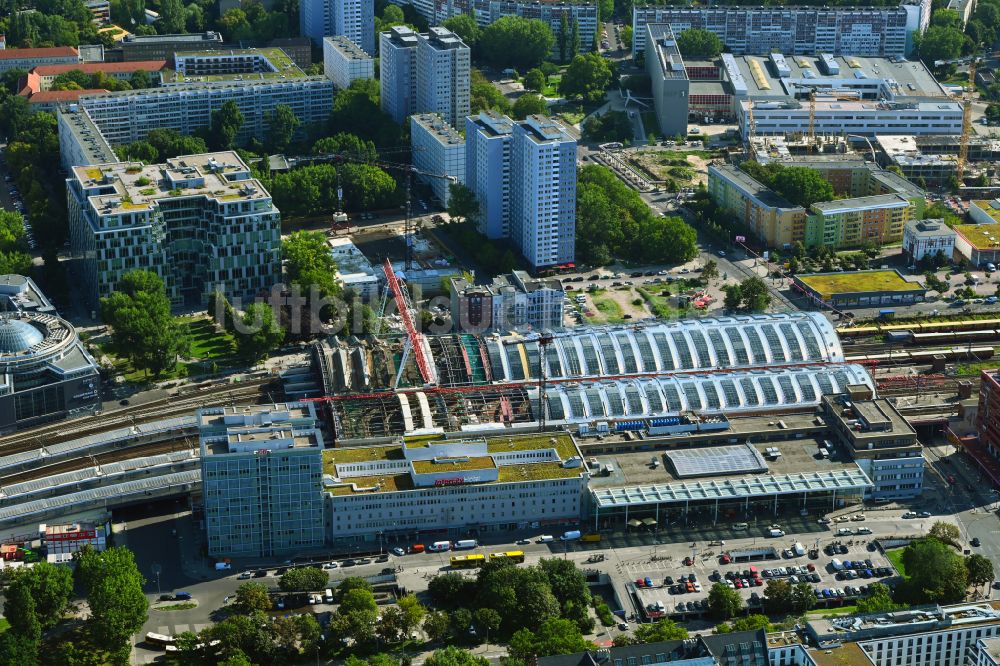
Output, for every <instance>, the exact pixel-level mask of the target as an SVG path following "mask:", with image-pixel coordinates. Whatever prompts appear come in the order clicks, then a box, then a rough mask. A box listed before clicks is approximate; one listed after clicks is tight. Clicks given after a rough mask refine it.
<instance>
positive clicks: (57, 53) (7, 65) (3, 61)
mask: <svg viewBox="0 0 1000 666" xmlns="http://www.w3.org/2000/svg"><path fill="white" fill-rule="evenodd" d="M81 62H83V59H82V58H81V57H80V52H79V51H77V50H76V49H75V48H73V47H72V46H52V47H49V48H41V49H8V48H3V49H0V74H2V73H3V72H6V71H8V70H11V69H23V70H25V71H26V72H30V71H31V70H33V69H34V68H35V67H39V66H41V65H72V64H79V63H81Z"/></svg>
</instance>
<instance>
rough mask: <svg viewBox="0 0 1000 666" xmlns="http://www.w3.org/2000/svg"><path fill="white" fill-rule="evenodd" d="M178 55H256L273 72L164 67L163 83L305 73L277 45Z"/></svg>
mask: <svg viewBox="0 0 1000 666" xmlns="http://www.w3.org/2000/svg"><path fill="white" fill-rule="evenodd" d="M177 55H180V56H189V57H196V58H211V57H213V56H226V55H258V56H260V57H262V58H264V59H266V60H267V61H268V62H270V63H271V66H272V67H274V69H275V70H276V71H273V72H238V71H234V72H232V73H216V74H181V73H180V72H178V71H176V70H173V69H170V68H164V69H163V70H161V71H160V75H161V77H162V80H163V83H212V82H218V81H266V80H273V79H297V78H301V77H304V76H305V75H306V73H305V72H303V71H302V70H301V69H300V68H299V66H298V65H296V64H295V61H293V60H292V59H291V58H289V57H288V55H287V54H286V53H285V52H284V51H282V50H281V49H280V48H277V47H268V48H261V49H226V50H218V51H191V52H186V53H178V54H177Z"/></svg>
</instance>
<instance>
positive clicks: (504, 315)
mask: <svg viewBox="0 0 1000 666" xmlns="http://www.w3.org/2000/svg"><path fill="white" fill-rule="evenodd" d="M450 286H451V321H452V324H453V326H454V327H455V331H456V332H458V333H486V332H508V331H550V330H559V329H561V328H562V327H563V301H564V300H565V298H566V292H565V290H564V289H563V287H562V283H561V282H559V280H556V279H535V278H531V277H530V276H529V275H528V274H527V273H525V272H524V271H514V272H513V273H510V274H509V275H499V276H497V277H495V278H493V282H492V283H490V284H486V285H477V284H470V283H469V282H468V280H466V279H465V278H461V277H456V278H452V279H451V281H450Z"/></svg>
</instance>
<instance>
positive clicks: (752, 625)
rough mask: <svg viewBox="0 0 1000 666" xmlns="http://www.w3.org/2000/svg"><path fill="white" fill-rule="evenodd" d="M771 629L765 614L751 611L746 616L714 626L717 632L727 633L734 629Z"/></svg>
mask: <svg viewBox="0 0 1000 666" xmlns="http://www.w3.org/2000/svg"><path fill="white" fill-rule="evenodd" d="M758 629H764V630H766V631H770V630H771V621H770V620H769V619H768V617H767V616H766V615H761V614H759V613H752V614H750V615H747V616H746V617H738V618H736V619H735V620H733V621H732V622H730V623H728V624H727V623H725V622H723V623H722V624H720V625H718V626H717V627H716V628H715V633H717V634H728V633H731V632H734V631H756V630H758Z"/></svg>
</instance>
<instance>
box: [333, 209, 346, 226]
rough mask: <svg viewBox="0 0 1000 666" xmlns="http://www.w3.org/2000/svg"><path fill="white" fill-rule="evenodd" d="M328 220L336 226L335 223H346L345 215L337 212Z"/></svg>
mask: <svg viewBox="0 0 1000 666" xmlns="http://www.w3.org/2000/svg"><path fill="white" fill-rule="evenodd" d="M330 219H331V220H332V221H333V222H334V223H335V224H337V223H340V224H342V223H344V222H347V213H345V212H343V211H339V210H338V211H337V212H336V213H334V214H333V215H331V216H330Z"/></svg>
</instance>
